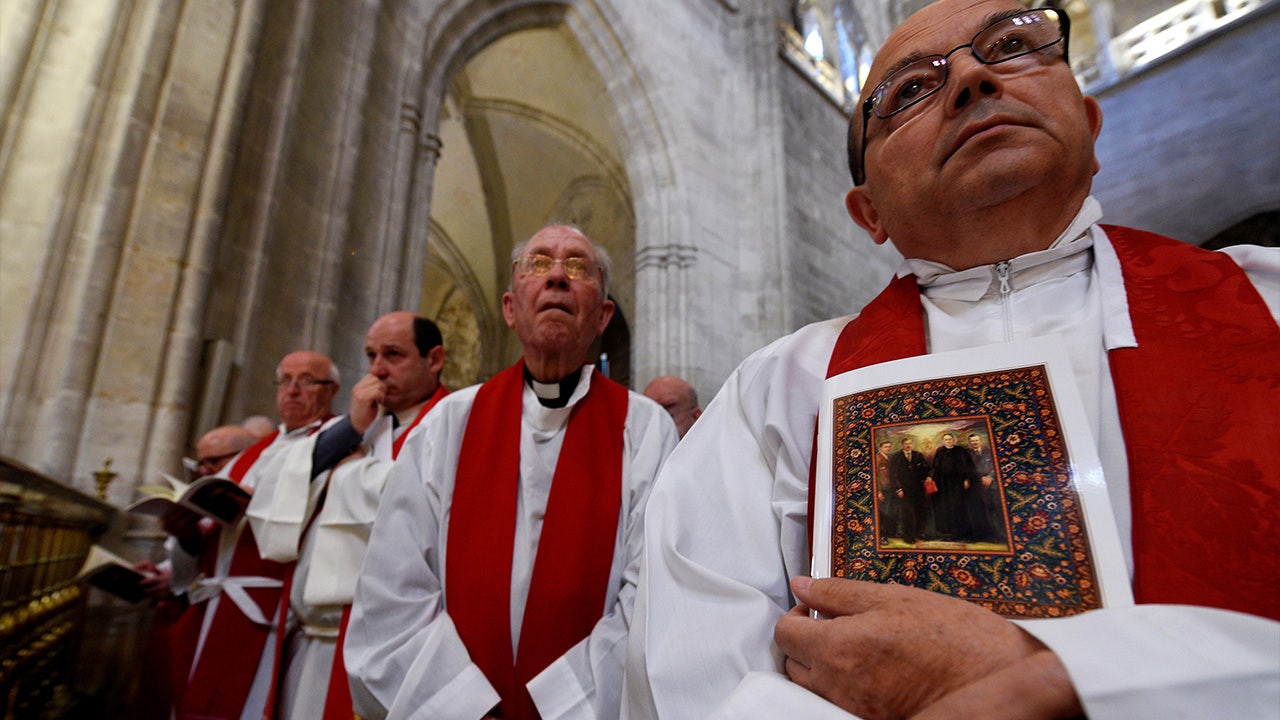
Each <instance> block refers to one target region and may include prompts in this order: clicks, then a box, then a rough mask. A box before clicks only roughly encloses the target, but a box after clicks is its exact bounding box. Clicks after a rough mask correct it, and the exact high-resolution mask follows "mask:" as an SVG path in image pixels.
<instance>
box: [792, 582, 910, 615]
mask: <svg viewBox="0 0 1280 720" xmlns="http://www.w3.org/2000/svg"><path fill="white" fill-rule="evenodd" d="M894 589H896V587H895V586H892V585H881V584H878V583H868V582H860V581H857V580H845V579H843V578H821V579H818V580H815V579H813V578H808V577H794V578H792V579H791V592H793V593H795V596H796V600H797V601H798V602H799V603H801V604H803V605H807V606H809V607H810V608H812V609H814V610H817V611H818V612H819V613H821V614H823V615H826V616H828V617H835V616H837V615H856V614H858V613H861V612H866V611H867V610H870V609H872V608H874V607H876V606H877V605H879V604H880V603H882V602H884V599H885V597H886V595H887V594H890V593H892V591H893V590H894Z"/></svg>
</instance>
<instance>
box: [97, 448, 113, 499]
mask: <svg viewBox="0 0 1280 720" xmlns="http://www.w3.org/2000/svg"><path fill="white" fill-rule="evenodd" d="M93 478H94V480H96V481H97V483H98V499H99V500H106V499H107V486H108V485H110V484H111V481H112V480H115V479H116V473H114V472H112V471H111V458H107V459H106V461H105V462H103V463H102V469H101V470H97V471H95V472H94V473H93Z"/></svg>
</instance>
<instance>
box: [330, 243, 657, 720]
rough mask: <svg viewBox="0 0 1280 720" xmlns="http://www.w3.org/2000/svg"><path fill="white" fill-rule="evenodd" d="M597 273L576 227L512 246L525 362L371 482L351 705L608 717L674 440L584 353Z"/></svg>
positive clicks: (600, 271) (471, 395) (448, 401)
mask: <svg viewBox="0 0 1280 720" xmlns="http://www.w3.org/2000/svg"><path fill="white" fill-rule="evenodd" d="M608 279H609V260H608V256H607V255H606V254H605V253H604V251H603V250H602V249H601V248H599V247H598V246H596V245H595V244H593V243H592V242H591V241H590V240H588V239H587V237H586V236H585V235H584V234H583V233H582V232H581V231H579V230H577V229H576V228H572V227H568V226H564V225H551V226H548V227H545V228H543V229H542V230H539V231H538V232H537V233H535V234H534V235H533V237H531V238H530V239H529V240H528V241H526V242H524V243H522V244H520V245H519V246H517V247H516V249H515V251H514V252H513V253H512V256H511V286H510V289H509V290H508V291H507V292H506V293H505V294H504V295H503V296H502V309H503V315H504V317H505V318H506V321H507V324H508V325H509V326H510V327H511V328H512V329H513V330H514V331H515V333H516V337H517V338H518V339H519V340H520V345H521V347H522V348H523V350H524V356H523V358H522V359H521V360H520V361H518V362H517V363H516V364H515V365H513V366H511V367H510V368H508V369H506V370H504V371H502V372H500V373H498V374H497V375H495V376H494V377H493V378H492V379H491V380H489V381H488V382H486V383H484V384H483V385H479V386H475V387H471V388H466V389H464V390H461V391H458V392H456V393H453V394H452V395H450V396H449V397H447V398H445V399H444V400H443V401H441V402H440V404H439V405H438V406H437V408H436V410H434V411H433V412H432V413H431V414H430V415H428V416H427V418H426V419H425V420H424V421H423V424H422V426H421V428H420V429H419V430H418V431H417V432H415V433H414V434H413V435H412V436H411V437H410V438H409V440H408V442H407V443H406V445H405V447H404V449H403V451H402V452H401V454H400V458H399V459H398V460H397V462H396V465H395V467H394V468H393V469H392V471H391V475H390V477H389V478H388V479H387V486H386V491H385V495H384V498H383V501H382V504H381V507H380V508H379V510H378V517H377V521H376V522H375V523H374V526H373V534H372V537H371V538H370V540H369V551H368V555H367V556H366V560H365V565H364V569H363V570H362V572H361V575H360V581H359V585H358V587H357V590H356V603H355V607H354V610H353V612H352V616H351V625H350V630H349V633H348V635H347V644H346V652H345V658H346V664H347V669H348V671H349V672H350V674H351V684H352V696H353V699H354V701H355V710H356V712H357V713H359V714H360V715H361V716H362V717H366V718H381V717H387V718H404V717H442V718H443V717H448V718H480V717H502V718H507V719H511V718H536V717H542V718H553V717H604V718H608V717H617V716H618V713H619V710H620V699H621V693H622V662H623V655H624V652H625V646H626V635H627V625H628V622H629V620H630V617H631V605H632V603H633V602H634V598H635V592H636V582H637V579H638V576H639V570H640V568H639V562H640V543H641V540H642V531H641V528H642V520H643V513H644V507H645V502H646V500H647V497H648V493H649V488H650V485H651V482H652V480H653V477H654V476H655V475H656V474H657V471H658V467H659V466H660V465H661V463H662V461H663V460H664V459H665V458H666V456H667V453H668V452H670V451H671V448H672V447H674V446H675V444H676V442H677V439H678V438H677V436H676V431H675V426H674V424H673V423H672V421H671V418H670V417H668V416H667V414H666V412H665V411H663V409H662V408H661V407H660V406H659V405H657V404H656V403H654V402H653V401H651V400H649V399H648V398H645V397H644V396H642V395H639V394H638V393H634V392H630V391H628V390H627V389H626V388H624V387H622V386H621V385H618V384H617V383H614V382H612V381H610V380H609V379H607V378H605V377H603V376H602V375H601V374H600V373H599V372H597V371H595V369H594V368H593V366H592V365H591V364H590V363H589V354H590V349H591V345H592V343H593V342H594V341H595V339H596V338H598V337H599V336H600V335H601V333H603V332H604V329H605V326H606V325H607V324H608V322H609V318H610V317H611V316H612V314H613V301H611V300H609V299H608V294H607V288H608Z"/></svg>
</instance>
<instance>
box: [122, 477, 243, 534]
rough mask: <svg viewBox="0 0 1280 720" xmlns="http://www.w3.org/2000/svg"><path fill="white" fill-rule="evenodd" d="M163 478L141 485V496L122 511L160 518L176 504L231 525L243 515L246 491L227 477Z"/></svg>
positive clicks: (139, 490) (139, 489)
mask: <svg viewBox="0 0 1280 720" xmlns="http://www.w3.org/2000/svg"><path fill="white" fill-rule="evenodd" d="M163 477H164V479H165V483H166V484H164V485H142V486H140V487H139V488H138V492H139V493H141V495H142V497H141V498H139V499H137V500H135V501H133V502H132V503H130V504H129V505H128V506H127V507H126V508H125V510H128V511H129V512H133V513H139V514H142V515H154V516H156V517H161V516H163V515H164V514H166V513H167V512H169V511H170V510H172V509H173V508H174V507H175V506H178V507H183V508H186V509H188V510H191V511H192V512H195V513H198V514H200V515H203V516H205V517H210V518H213V519H214V520H217V521H218V522H220V523H223V524H226V525H230V524H232V523H234V522H236V521H237V520H239V519H240V518H241V516H243V515H244V510H245V508H246V507H248V505H249V492H248V491H247V490H245V489H244V488H242V487H240V485H239V483H237V482H236V481H234V480H230V479H228V478H224V477H218V476H216V475H206V476H205V477H202V478H200V479H198V480H196V481H195V482H192V483H184V482H182V481H181V480H179V479H177V478H175V477H173V476H172V475H167V474H165V475H163Z"/></svg>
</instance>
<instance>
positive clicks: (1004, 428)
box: [813, 336, 1133, 618]
mask: <svg viewBox="0 0 1280 720" xmlns="http://www.w3.org/2000/svg"><path fill="white" fill-rule="evenodd" d="M1066 358H1067V351H1066V347H1065V345H1064V344H1063V342H1062V340H1061V339H1060V338H1058V337H1056V336H1055V337H1051V338H1039V339H1035V340H1027V341H1019V342H1015V343H1005V344H1001V345H993V346H986V347H979V348H973V349H969V350H960V351H956V352H948V353H938V354H934V355H925V356H920V357H915V358H907V359H903V360H898V361H895V362H889V363H883V364H879V365H874V366H869V367H865V368H860V369H858V370H853V371H851V372H848V373H844V374H842V375H838V376H835V377H832V378H828V379H827V381H826V383H825V384H824V386H823V400H822V406H821V408H820V410H819V416H818V456H817V458H816V464H817V467H816V477H815V486H814V540H813V543H814V548H813V576H814V577H842V578H851V579H856V580H866V581H871V582H885V583H898V584H902V585H910V586H914V587H918V588H922V589H925V590H930V591H933V592H938V593H942V594H946V595H951V596H954V597H958V598H964V599H966V600H970V601H972V602H975V603H978V604H980V605H982V606H983V607H986V608H987V609H989V610H992V611H994V612H996V613H999V614H1001V615H1004V616H1006V617H1021V618H1048V617H1065V616H1069V615H1075V614H1078V613H1082V612H1085V611H1087V610H1091V609H1094V608H1098V607H1103V606H1118V605H1130V604H1132V603H1133V599H1132V590H1131V588H1130V585H1129V582H1128V573H1127V570H1126V568H1125V563H1124V556H1123V551H1122V549H1121V545H1120V538H1119V532H1118V530H1117V528H1116V524H1115V520H1114V518H1113V515H1112V511H1111V502H1110V497H1109V496H1108V494H1107V489H1106V483H1105V480H1104V478H1103V476H1102V468H1101V463H1100V462H1099V461H1098V457H1097V450H1096V447H1095V445H1094V442H1093V433H1092V431H1091V430H1090V428H1089V425H1088V421H1087V418H1086V415H1085V413H1084V407H1083V404H1082V403H1081V401H1080V398H1079V391H1078V390H1077V388H1076V382H1075V378H1074V375H1072V373H1071V368H1070V366H1069V364H1068V362H1067V360H1066Z"/></svg>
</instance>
